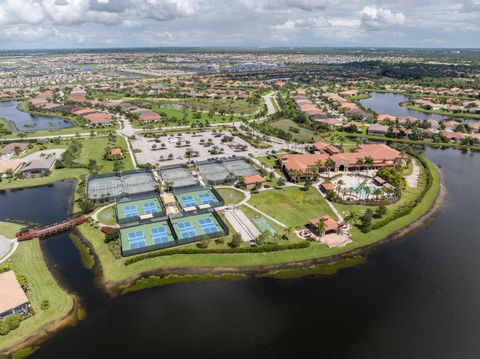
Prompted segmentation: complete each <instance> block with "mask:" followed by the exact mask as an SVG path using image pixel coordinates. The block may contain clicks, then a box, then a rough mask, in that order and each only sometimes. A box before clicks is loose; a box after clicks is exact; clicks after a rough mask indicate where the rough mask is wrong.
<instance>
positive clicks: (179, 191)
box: [173, 185, 225, 207]
mask: <svg viewBox="0 0 480 359" xmlns="http://www.w3.org/2000/svg"><path fill="white" fill-rule="evenodd" d="M208 190H210V191H211V192H212V193H213V195H214V196H215V198H216V200H217V201H216V203H215V207H222V206H224V205H225V200H224V199H223V197H222V196H221V195H220V193H218V191H217V190H216V189H215V188H214V187H204V186H198V185H194V186H189V187H182V188H177V189H175V190H174V191H173V194H174V195H175V196H177V195H181V194H185V193H191V192H199V191H208Z"/></svg>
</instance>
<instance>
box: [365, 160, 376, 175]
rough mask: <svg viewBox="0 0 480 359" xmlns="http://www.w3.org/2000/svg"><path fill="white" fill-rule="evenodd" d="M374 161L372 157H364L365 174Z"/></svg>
mask: <svg viewBox="0 0 480 359" xmlns="http://www.w3.org/2000/svg"><path fill="white" fill-rule="evenodd" d="M373 162H374V159H373V157H372V156H368V157H365V165H366V166H367V172H368V170H369V169H370V167H371V166H372V165H373Z"/></svg>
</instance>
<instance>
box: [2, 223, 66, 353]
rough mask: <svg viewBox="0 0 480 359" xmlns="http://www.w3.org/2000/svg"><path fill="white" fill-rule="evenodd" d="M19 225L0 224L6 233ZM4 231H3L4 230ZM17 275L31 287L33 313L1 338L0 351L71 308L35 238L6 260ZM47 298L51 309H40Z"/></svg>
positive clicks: (30, 298)
mask: <svg viewBox="0 0 480 359" xmlns="http://www.w3.org/2000/svg"><path fill="white" fill-rule="evenodd" d="M20 228H21V226H20V225H10V224H8V225H5V224H1V225H0V232H1V233H3V234H6V235H8V234H9V233H11V232H12V231H17V230H18V229H20ZM4 230H5V231H6V232H3V231H4ZM8 262H9V263H12V264H13V270H14V271H15V273H17V274H23V275H25V276H26V277H27V279H28V284H29V288H30V290H29V291H28V293H27V295H28V298H29V300H30V304H31V306H32V308H33V311H34V313H35V315H33V316H32V317H30V318H28V319H26V320H24V321H22V322H21V324H20V327H19V328H18V329H16V330H13V331H11V332H10V333H9V334H7V335H6V336H3V337H1V340H0V350H2V349H5V348H7V347H9V346H11V345H12V344H14V343H16V342H19V341H22V340H23V339H24V338H26V337H28V336H30V335H32V334H35V333H36V332H38V331H40V330H42V329H44V327H45V326H46V325H47V324H49V323H51V322H53V321H56V320H58V319H61V318H63V317H65V316H66V315H67V314H68V313H69V312H70V310H71V309H72V307H73V298H72V297H71V296H70V295H69V294H68V293H66V292H65V291H64V290H63V289H61V288H60V287H59V286H58V284H57V282H56V281H55V279H54V278H53V276H52V274H51V273H50V272H49V270H48V268H47V266H46V264H45V261H44V258H43V254H42V252H41V249H40V243H39V240H38V239H35V240H32V241H27V242H22V243H20V244H19V247H18V249H17V251H16V252H15V254H14V255H13V256H12V257H10V259H9V260H8ZM44 300H48V301H49V302H50V308H48V309H46V310H42V309H41V308H40V304H41V303H42V301H44Z"/></svg>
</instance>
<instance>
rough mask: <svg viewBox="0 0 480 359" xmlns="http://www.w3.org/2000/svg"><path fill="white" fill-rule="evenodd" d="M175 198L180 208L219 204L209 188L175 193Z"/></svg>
mask: <svg viewBox="0 0 480 359" xmlns="http://www.w3.org/2000/svg"><path fill="white" fill-rule="evenodd" d="M175 198H176V199H177V202H178V203H179V204H180V206H181V207H182V209H185V208H189V207H198V206H202V205H210V206H211V207H215V206H217V205H219V204H220V200H219V199H218V198H217V196H216V195H215V193H213V191H212V190H211V189H209V188H205V189H197V190H192V191H188V192H181V193H178V192H176V193H175Z"/></svg>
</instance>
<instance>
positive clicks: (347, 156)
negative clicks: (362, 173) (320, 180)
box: [279, 144, 402, 179]
mask: <svg viewBox="0 0 480 359" xmlns="http://www.w3.org/2000/svg"><path fill="white" fill-rule="evenodd" d="M366 158H371V159H372V163H370V164H368V167H370V168H379V167H393V166H395V165H397V164H398V163H399V161H400V160H401V158H402V156H401V154H400V152H398V151H397V150H395V149H393V148H391V147H389V146H387V145H385V144H365V145H361V146H359V147H358V149H357V150H356V151H355V152H346V153H340V152H338V153H334V154H329V153H325V152H324V153H304V154H286V155H281V156H280V157H279V162H280V165H281V168H282V169H283V171H284V172H285V173H286V174H287V175H288V176H289V177H290V178H292V171H295V175H294V176H293V177H295V178H298V179H306V178H311V177H313V176H314V175H315V174H316V173H318V170H319V169H320V170H321V171H326V170H334V171H335V172H339V171H351V170H357V169H359V168H365V167H366V165H364V164H360V163H359V160H365V159H366ZM328 160H331V161H332V162H333V165H334V166H333V167H332V168H327V166H326V164H327V161H328Z"/></svg>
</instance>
